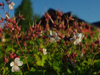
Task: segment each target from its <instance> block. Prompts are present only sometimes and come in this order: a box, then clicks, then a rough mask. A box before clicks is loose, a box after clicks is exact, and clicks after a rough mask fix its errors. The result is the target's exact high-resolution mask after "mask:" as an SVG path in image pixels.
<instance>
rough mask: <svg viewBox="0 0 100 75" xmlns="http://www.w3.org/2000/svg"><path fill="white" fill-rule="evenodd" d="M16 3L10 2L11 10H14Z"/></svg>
mask: <svg viewBox="0 0 100 75" xmlns="http://www.w3.org/2000/svg"><path fill="white" fill-rule="evenodd" d="M14 5H15V3H14V2H11V3H10V4H9V9H11V10H13V6H14Z"/></svg>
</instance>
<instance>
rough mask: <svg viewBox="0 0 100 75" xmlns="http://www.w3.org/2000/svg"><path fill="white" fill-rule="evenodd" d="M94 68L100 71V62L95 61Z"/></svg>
mask: <svg viewBox="0 0 100 75" xmlns="http://www.w3.org/2000/svg"><path fill="white" fill-rule="evenodd" d="M94 66H95V67H96V68H97V69H100V60H95V61H94Z"/></svg>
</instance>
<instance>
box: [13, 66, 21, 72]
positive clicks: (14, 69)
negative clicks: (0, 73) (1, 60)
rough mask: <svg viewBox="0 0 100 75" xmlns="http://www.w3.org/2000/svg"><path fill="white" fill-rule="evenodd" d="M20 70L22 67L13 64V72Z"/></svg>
mask: <svg viewBox="0 0 100 75" xmlns="http://www.w3.org/2000/svg"><path fill="white" fill-rule="evenodd" d="M19 70H20V68H19V67H18V66H13V67H12V69H11V71H12V72H18V71H19Z"/></svg>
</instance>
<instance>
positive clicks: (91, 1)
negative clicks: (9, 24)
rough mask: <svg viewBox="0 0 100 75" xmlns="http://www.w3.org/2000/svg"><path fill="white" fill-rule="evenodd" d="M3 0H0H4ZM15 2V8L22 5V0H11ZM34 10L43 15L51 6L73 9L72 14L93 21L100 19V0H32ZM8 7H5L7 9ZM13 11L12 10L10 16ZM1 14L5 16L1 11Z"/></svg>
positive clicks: (65, 10) (57, 8)
mask: <svg viewBox="0 0 100 75" xmlns="http://www.w3.org/2000/svg"><path fill="white" fill-rule="evenodd" d="M2 1H3V0H0V2H2ZM11 1H13V2H14V3H15V6H14V8H16V7H17V6H18V5H20V3H21V1H22V0H11ZM31 1H32V3H33V5H32V7H33V8H34V12H35V13H37V14H40V15H41V16H42V15H43V13H45V12H46V11H47V10H48V9H49V8H54V9H56V10H60V11H62V12H64V13H65V12H69V11H71V12H72V14H73V15H74V14H75V15H77V16H78V17H79V18H81V19H83V20H85V21H87V22H89V23H92V22H97V21H100V0H31ZM6 8H7V7H5V9H6ZM12 14H13V11H11V12H10V16H11V15H12ZM0 15H2V16H4V14H3V12H1V11H0Z"/></svg>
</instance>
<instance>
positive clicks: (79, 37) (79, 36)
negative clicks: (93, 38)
mask: <svg viewBox="0 0 100 75" xmlns="http://www.w3.org/2000/svg"><path fill="white" fill-rule="evenodd" d="M83 37H84V35H83V33H76V34H75V35H74V37H73V38H70V40H71V41H72V40H75V41H74V45H78V44H79V43H80V42H81V41H82V38H83Z"/></svg>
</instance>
